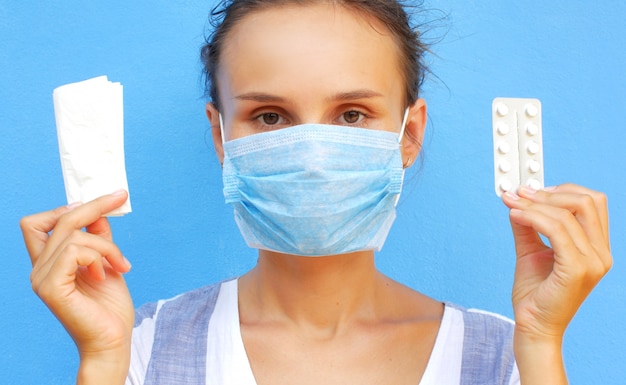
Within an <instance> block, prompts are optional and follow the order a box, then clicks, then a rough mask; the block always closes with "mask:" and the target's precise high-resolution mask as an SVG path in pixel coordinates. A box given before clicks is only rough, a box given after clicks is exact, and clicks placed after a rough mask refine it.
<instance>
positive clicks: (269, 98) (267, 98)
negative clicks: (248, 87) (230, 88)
mask: <svg viewBox="0 0 626 385" xmlns="http://www.w3.org/2000/svg"><path fill="white" fill-rule="evenodd" d="M234 99H238V100H251V101H253V102H261V103H267V102H273V103H284V102H286V101H287V100H286V99H285V98H283V97H281V96H276V95H271V94H266V93H263V92H248V93H246V94H241V95H237V96H235V98H234Z"/></svg>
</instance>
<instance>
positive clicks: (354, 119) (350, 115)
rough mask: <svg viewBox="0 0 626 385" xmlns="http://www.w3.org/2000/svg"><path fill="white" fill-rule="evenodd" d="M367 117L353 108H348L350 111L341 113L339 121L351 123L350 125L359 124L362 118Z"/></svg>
mask: <svg viewBox="0 0 626 385" xmlns="http://www.w3.org/2000/svg"><path fill="white" fill-rule="evenodd" d="M365 118H367V116H366V115H365V114H364V113H362V112H359V111H355V110H350V111H346V112H344V113H343V114H342V115H341V119H340V120H341V123H343V124H351V125H355V124H359V123H363V120H364V119H365Z"/></svg>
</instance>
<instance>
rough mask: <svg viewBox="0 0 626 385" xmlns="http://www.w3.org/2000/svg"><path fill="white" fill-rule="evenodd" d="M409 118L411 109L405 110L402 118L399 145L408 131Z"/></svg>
mask: <svg viewBox="0 0 626 385" xmlns="http://www.w3.org/2000/svg"><path fill="white" fill-rule="evenodd" d="M408 118H409V107H407V108H406V110H404V117H402V126H400V135H399V136H398V143H400V142H401V141H402V137H403V136H404V130H405V129H406V122H407V119H408Z"/></svg>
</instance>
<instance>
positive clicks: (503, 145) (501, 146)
mask: <svg viewBox="0 0 626 385" xmlns="http://www.w3.org/2000/svg"><path fill="white" fill-rule="evenodd" d="M498 151H500V153H501V154H508V153H509V152H511V145H510V144H509V143H508V142H500V143H498Z"/></svg>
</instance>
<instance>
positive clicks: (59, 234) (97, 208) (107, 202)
mask: <svg viewBox="0 0 626 385" xmlns="http://www.w3.org/2000/svg"><path fill="white" fill-rule="evenodd" d="M127 197H128V193H127V192H126V191H124V190H120V191H117V192H115V193H113V194H110V195H104V196H101V197H100V198H97V199H94V200H93V201H91V202H89V203H85V204H83V205H81V206H79V207H76V208H74V209H73V210H71V211H68V212H66V213H64V214H63V215H61V217H60V218H59V219H58V220H57V223H56V226H55V227H54V231H53V232H52V235H51V236H50V238H49V239H48V241H47V242H46V244H45V246H44V248H43V250H42V254H45V255H51V254H52V252H53V251H54V250H56V249H57V247H58V246H59V245H60V244H61V243H62V242H63V240H64V239H65V238H66V237H67V236H69V235H70V234H71V233H72V232H73V231H75V230H79V229H82V228H83V227H87V226H89V225H90V224H92V223H94V222H95V221H97V220H98V219H99V218H101V217H102V216H103V215H104V214H106V213H108V212H110V211H112V210H114V209H116V208H118V207H120V206H121V205H122V204H124V202H126V199H127Z"/></svg>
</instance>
